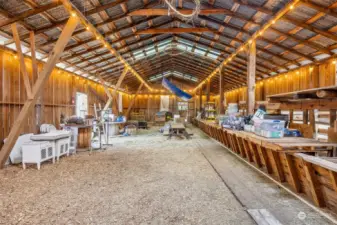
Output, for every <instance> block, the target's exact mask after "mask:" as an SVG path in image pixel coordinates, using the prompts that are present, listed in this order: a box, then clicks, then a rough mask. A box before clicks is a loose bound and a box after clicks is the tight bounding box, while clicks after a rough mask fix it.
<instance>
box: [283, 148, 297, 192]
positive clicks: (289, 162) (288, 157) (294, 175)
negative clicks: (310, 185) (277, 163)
mask: <svg viewBox="0 0 337 225" xmlns="http://www.w3.org/2000/svg"><path fill="white" fill-rule="evenodd" d="M284 157H285V158H286V163H287V167H288V170H289V175H290V179H291V182H292V183H293V187H294V189H295V191H296V192H297V193H300V192H301V184H300V181H299V179H298V174H297V169H296V167H295V165H294V161H293V159H292V157H293V156H292V155H289V154H287V153H284Z"/></svg>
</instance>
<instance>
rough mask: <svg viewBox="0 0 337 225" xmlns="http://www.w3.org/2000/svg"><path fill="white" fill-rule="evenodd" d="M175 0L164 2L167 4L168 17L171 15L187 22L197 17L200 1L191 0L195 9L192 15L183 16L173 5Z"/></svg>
mask: <svg viewBox="0 0 337 225" xmlns="http://www.w3.org/2000/svg"><path fill="white" fill-rule="evenodd" d="M175 2H176V0H165V3H166V4H167V6H168V8H169V10H168V15H169V16H170V15H171V13H172V14H173V15H175V16H177V17H179V18H181V19H182V20H184V21H186V22H189V21H193V19H194V18H195V17H197V16H198V15H199V13H200V0H193V2H194V4H195V8H194V9H193V11H192V13H190V14H184V13H181V12H179V11H178V10H177V8H176V6H175V5H176V4H175Z"/></svg>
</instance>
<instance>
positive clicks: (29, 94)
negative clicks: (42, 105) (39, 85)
mask: <svg viewBox="0 0 337 225" xmlns="http://www.w3.org/2000/svg"><path fill="white" fill-rule="evenodd" d="M12 32H13V38H14V41H15V46H16V51H17V53H18V56H19V61H20V71H21V74H22V76H23V82H24V85H25V88H26V92H27V98H28V99H32V98H33V96H32V87H31V85H30V80H29V76H28V73H27V68H26V64H25V57H24V55H23V53H22V49H21V41H20V36H19V33H18V29H17V27H16V23H13V24H12Z"/></svg>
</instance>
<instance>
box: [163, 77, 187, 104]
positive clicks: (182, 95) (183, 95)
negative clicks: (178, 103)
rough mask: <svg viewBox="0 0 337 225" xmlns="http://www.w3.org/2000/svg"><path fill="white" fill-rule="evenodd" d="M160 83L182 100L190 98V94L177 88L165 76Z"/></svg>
mask: <svg viewBox="0 0 337 225" xmlns="http://www.w3.org/2000/svg"><path fill="white" fill-rule="evenodd" d="M161 84H162V85H163V86H164V87H165V88H166V89H167V90H169V91H170V92H171V93H173V94H175V95H176V96H178V97H179V98H181V99H182V100H184V101H188V100H189V99H191V98H192V95H190V94H188V93H186V92H184V91H183V90H181V89H179V88H178V87H177V86H175V85H174V84H172V83H171V82H170V81H168V80H167V79H166V78H163V81H162V82H161Z"/></svg>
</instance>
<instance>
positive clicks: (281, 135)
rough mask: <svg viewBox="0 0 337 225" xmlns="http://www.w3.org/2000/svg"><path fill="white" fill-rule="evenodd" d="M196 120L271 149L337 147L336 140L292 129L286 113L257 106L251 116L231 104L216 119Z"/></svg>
mask: <svg viewBox="0 0 337 225" xmlns="http://www.w3.org/2000/svg"><path fill="white" fill-rule="evenodd" d="M197 120H199V121H200V122H202V123H204V124H207V125H209V126H212V127H215V128H217V129H223V130H224V131H226V132H228V133H234V134H235V135H236V136H239V137H244V138H246V139H248V140H250V141H251V142H254V143H256V144H261V145H268V146H269V147H272V148H273V149H275V150H282V151H289V150H290V149H292V150H298V149H303V148H306V147H311V148H319V147H323V148H327V147H337V143H327V142H321V141H318V140H316V139H314V138H311V137H305V136H304V135H303V134H302V131H301V130H299V129H292V128H290V127H291V122H290V121H289V116H288V115H282V114H267V110H265V108H263V107H260V108H259V109H258V110H257V111H256V112H255V114H254V115H252V116H241V115H240V114H239V113H238V111H237V109H236V108H235V107H234V108H233V107H232V108H231V107H230V106H229V108H228V110H227V112H226V114H225V115H220V116H218V119H217V120H215V121H214V120H206V119H201V118H197Z"/></svg>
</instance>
